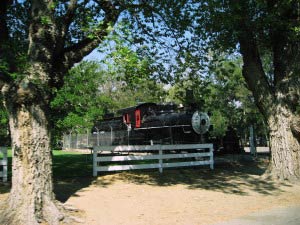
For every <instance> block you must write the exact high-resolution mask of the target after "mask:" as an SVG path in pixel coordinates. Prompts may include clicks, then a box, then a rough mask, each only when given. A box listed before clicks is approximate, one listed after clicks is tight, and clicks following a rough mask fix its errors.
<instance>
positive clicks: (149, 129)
mask: <svg viewBox="0 0 300 225" xmlns="http://www.w3.org/2000/svg"><path fill="white" fill-rule="evenodd" d="M117 113H118V115H119V116H114V114H107V115H105V116H104V119H103V120H102V121H98V122H96V123H95V124H94V127H93V129H92V132H93V133H97V134H100V140H99V141H100V145H124V144H132V145H143V144H188V143H203V142H204V141H205V135H206V133H207V132H208V131H209V129H210V128H211V124H210V118H209V116H208V114H207V113H204V112H200V111H198V110H197V109H196V107H195V106H194V105H190V106H188V107H185V108H184V107H182V106H181V107H178V106H177V105H176V104H174V103H164V104H156V103H140V104H138V105H136V106H133V107H129V108H124V109H120V110H119V111H118V112H117Z"/></svg>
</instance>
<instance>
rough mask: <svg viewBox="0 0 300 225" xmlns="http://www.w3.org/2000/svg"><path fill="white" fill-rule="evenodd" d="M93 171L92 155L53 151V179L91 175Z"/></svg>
mask: <svg viewBox="0 0 300 225" xmlns="http://www.w3.org/2000/svg"><path fill="white" fill-rule="evenodd" d="M92 172H93V163H92V156H91V155H90V154H81V153H78V152H67V151H61V150H54V151H53V177H54V179H63V178H76V177H91V176H92Z"/></svg>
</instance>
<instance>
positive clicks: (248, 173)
mask: <svg viewBox="0 0 300 225" xmlns="http://www.w3.org/2000/svg"><path fill="white" fill-rule="evenodd" d="M231 157H232V158H230V157H229V158H228V157H227V158H226V159H224V158H223V159H219V161H218V159H216V168H215V170H214V171H211V170H209V169H207V168H195V169H180V170H166V171H165V172H164V173H163V174H159V173H158V172H157V171H144V172H142V171H139V172H124V173H116V174H106V175H100V176H99V177H98V178H97V180H94V181H93V182H92V184H91V185H89V186H87V187H85V188H82V189H80V190H79V191H77V192H76V193H75V194H74V195H73V196H71V197H70V198H69V199H68V200H67V201H66V204H70V205H73V206H75V207H77V208H78V209H80V210H81V212H83V213H82V219H83V220H84V224H88V225H110V224H112V225H115V224H116V225H119V224H122V225H127V224H128V225H129V224H130V225H142V224H143V225H148V224H149V225H150V224H151V225H165V224H172V225H173V224H178V225H179V224H180V225H183V224H184V225H193V224H197V225H202V224H205V225H206V224H214V223H217V222H221V221H226V220H230V219H233V218H237V217H240V216H243V215H246V214H249V213H252V212H255V211H260V210H268V209H271V208H274V207H285V206H291V205H298V204H300V186H299V185H292V184H287V183H280V184H279V183H275V182H273V181H271V180H266V179H263V178H261V176H260V175H261V174H262V173H263V172H264V170H265V168H266V165H267V160H266V158H265V157H262V158H258V159H256V160H253V161H252V160H250V161H249V160H248V159H246V160H245V159H243V158H242V159H241V158H239V159H235V158H234V157H235V156H231Z"/></svg>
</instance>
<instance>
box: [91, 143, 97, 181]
mask: <svg viewBox="0 0 300 225" xmlns="http://www.w3.org/2000/svg"><path fill="white" fill-rule="evenodd" d="M92 151H93V176H94V177H96V176H97V150H96V149H95V147H93V148H92Z"/></svg>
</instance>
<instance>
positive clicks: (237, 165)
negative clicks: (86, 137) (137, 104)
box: [95, 155, 289, 195]
mask: <svg viewBox="0 0 300 225" xmlns="http://www.w3.org/2000/svg"><path fill="white" fill-rule="evenodd" d="M215 161H216V162H215V169H214V170H210V169H208V168H207V167H206V168H205V167H195V168H190V169H182V168H181V169H177V170H175V169H172V170H171V169H168V170H164V172H163V173H162V174H160V173H159V172H157V171H153V170H152V171H146V172H145V171H133V172H123V173H119V174H114V175H107V174H106V175H102V176H100V177H98V179H97V181H95V184H97V185H99V186H102V187H109V185H111V184H113V183H114V182H116V181H117V180H122V181H125V182H130V183H135V184H148V185H156V186H172V185H186V186H187V188H190V189H205V190H212V191H218V192H224V193H229V194H238V195H249V192H251V191H253V192H256V193H259V194H263V195H270V194H278V193H280V192H282V191H283V190H282V188H281V187H283V185H286V186H289V184H282V183H278V182H274V181H272V180H271V179H267V178H263V177H262V176H261V175H263V174H264V172H265V170H266V169H267V165H268V156H266V155H262V156H258V157H257V158H256V159H252V158H251V157H250V156H245V155H241V156H232V155H227V156H218V157H216V158H215Z"/></svg>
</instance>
